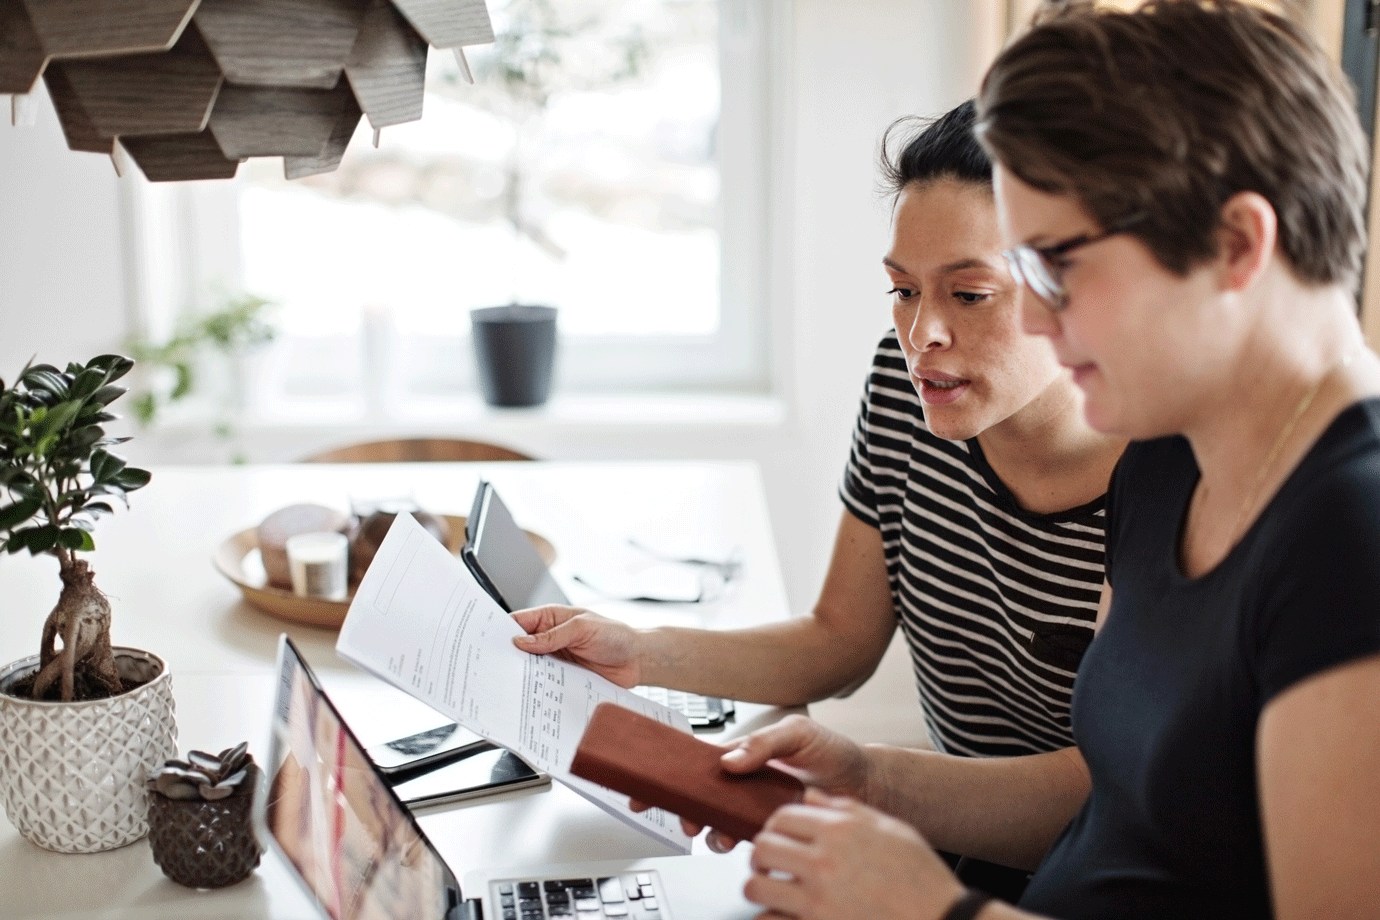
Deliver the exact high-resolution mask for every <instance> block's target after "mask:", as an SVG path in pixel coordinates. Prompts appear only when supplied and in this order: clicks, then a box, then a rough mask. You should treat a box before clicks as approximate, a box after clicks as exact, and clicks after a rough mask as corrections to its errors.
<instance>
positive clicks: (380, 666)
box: [335, 514, 690, 853]
mask: <svg viewBox="0 0 1380 920" xmlns="http://www.w3.org/2000/svg"><path fill="white" fill-rule="evenodd" d="M521 632H522V627H520V626H518V625H517V623H516V622H515V621H514V620H513V619H512V617H511V616H510V615H509V614H508V613H506V612H504V610H503V609H502V608H501V607H499V605H498V604H497V603H496V602H495V601H494V600H493V599H492V598H491V597H490V596H489V595H488V593H487V592H485V591H484V589H483V588H482V587H480V585H479V583H478V582H477V581H475V579H474V576H473V575H471V574H470V571H469V569H467V568H466V567H465V565H464V563H462V562H461V561H460V560H459V559H458V558H456V557H455V556H452V555H451V554H450V552H449V551H448V550H447V549H446V548H445V547H444V546H442V545H441V543H440V542H438V541H437V540H436V538H435V537H433V536H432V535H431V534H429V533H428V532H427V531H426V530H424V529H423V528H422V526H421V525H420V524H418V523H417V522H416V521H415V520H413V519H412V516H411V515H408V514H399V515H398V516H397V518H396V519H395V520H394V523H393V526H392V528H391V529H390V530H389V531H388V536H387V537H386V538H385V539H384V541H383V545H382V546H380V547H379V550H378V552H377V554H376V555H375V556H374V561H373V562H372V563H371V564H370V566H369V570H368V571H367V572H366V573H365V575H364V580H363V581H362V582H361V583H360V586H359V589H358V590H357V591H356V592H355V598H354V601H353V602H352V603H351V604H350V610H349V613H348V614H347V615H346V617H345V622H344V624H343V625H342V626H341V628H340V637H339V639H338V640H337V641H336V646H335V647H336V651H337V652H338V653H339V654H340V655H341V656H342V657H344V658H346V659H348V660H349V661H351V662H353V663H355V664H357V665H359V666H360V667H361V668H364V669H365V670H366V671H369V672H371V673H373V674H376V675H378V676H379V677H381V678H383V679H384V680H386V681H388V682H389V683H390V684H392V685H393V686H395V687H398V688H399V689H401V690H404V691H406V692H407V693H410V694H411V695H412V696H414V697H416V698H417V699H419V700H421V701H422V702H424V703H426V704H428V705H429V706H431V707H432V708H434V709H436V710H437V711H438V712H440V713H442V714H443V715H445V716H447V717H449V718H451V719H454V720H455V721H456V722H458V723H460V724H461V725H462V726H464V727H465V728H467V729H469V730H470V731H472V732H474V733H475V734H477V735H481V736H482V737H484V738H487V739H488V740H490V741H492V742H494V743H495V744H498V745H501V746H503V747H505V748H508V749H509V750H510V751H512V752H513V753H515V754H517V755H518V756H519V757H521V758H522V759H523V760H525V761H527V763H528V764H529V765H530V766H532V767H534V768H535V769H537V770H541V771H544V772H546V773H549V774H550V775H551V777H552V778H553V779H556V780H558V781H559V782H562V783H564V784H566V785H567V786H569V787H570V788H571V789H573V790H575V791H576V792H578V793H579V794H580V795H582V796H584V797H585V798H587V799H589V800H590V801H591V802H593V803H594V804H596V805H598V806H599V807H600V808H603V809H604V810H605V811H607V812H609V813H610V814H612V815H614V816H615V817H618V818H620V819H622V820H623V821H626V822H627V823H629V824H631V825H632V826H634V827H637V828H639V829H640V830H643V831H645V832H646V833H648V834H650V835H652V836H653V837H656V838H657V839H659V840H661V841H663V842H665V843H667V844H669V845H670V846H672V847H675V848H677V849H678V850H680V851H682V852H686V853H688V852H689V851H690V838H689V837H687V836H686V835H685V833H684V832H683V831H682V830H681V828H680V822H679V821H678V820H677V819H676V818H675V817H674V816H672V815H669V814H667V813H666V812H664V811H661V810H660V809H652V810H650V811H646V812H640V813H639V812H634V811H632V810H631V809H629V808H628V804H627V798H626V797H625V796H623V795H621V794H619V793H616V792H613V791H611V790H609V789H605V788H604V787H602V786H599V785H596V784H594V783H591V782H589V781H588V780H585V779H581V778H580V777H577V776H575V775H574V774H572V773H571V772H570V764H571V761H572V760H574V758H575V750H576V748H577V747H578V746H579V743H580V738H581V736H582V735H583V734H584V730H585V726H586V725H588V724H589V720H590V717H591V716H592V715H593V714H594V708H595V707H596V706H598V705H599V704H600V703H602V702H605V701H608V702H614V703H617V704H618V705H620V706H624V707H626V708H628V709H632V710H635V711H636V712H640V713H642V714H643V715H646V716H648V717H650V718H653V719H656V720H657V721H658V722H663V723H665V724H667V725H672V726H675V727H676V728H678V729H680V730H681V731H684V732H686V733H689V731H690V723H689V721H688V720H687V719H686V718H685V716H684V715H682V714H681V713H678V712H674V711H673V710H671V709H668V708H666V707H665V706H662V705H660V704H658V703H654V702H652V701H651V700H648V699H644V698H643V697H641V696H638V695H637V694H635V693H633V692H632V691H631V690H625V689H623V688H622V687H619V686H618V685H616V684H614V683H612V682H610V681H608V680H606V679H604V678H603V677H600V676H599V675H597V674H595V673H594V672H592V671H588V670H585V669H584V668H581V667H579V666H578V665H574V664H570V663H569V662H565V661H561V660H560V659H557V658H552V657H548V656H538V655H529V654H527V653H526V652H523V651H521V650H520V649H518V648H517V647H516V646H514V645H513V641H512V640H513V637H514V636H517V635H519V634H520V633H521Z"/></svg>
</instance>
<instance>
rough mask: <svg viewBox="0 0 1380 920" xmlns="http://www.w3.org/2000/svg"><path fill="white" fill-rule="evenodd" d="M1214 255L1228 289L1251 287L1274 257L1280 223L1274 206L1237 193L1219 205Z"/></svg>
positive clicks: (1257, 197)
mask: <svg viewBox="0 0 1380 920" xmlns="http://www.w3.org/2000/svg"><path fill="white" fill-rule="evenodd" d="M1221 215H1222V216H1221V223H1220V224H1219V226H1218V228H1217V247H1218V250H1217V254H1218V259H1219V264H1220V266H1221V271H1222V283H1223V286H1224V287H1225V288H1226V289H1227V290H1231V291H1242V290H1245V289H1246V288H1248V287H1250V286H1251V285H1252V284H1253V283H1254V282H1255V280H1256V279H1257V278H1259V277H1260V275H1261V273H1262V272H1264V271H1265V268H1266V267H1267V266H1268V265H1269V264H1270V259H1271V258H1273V256H1274V254H1275V241H1276V240H1277V238H1278V232H1279V221H1278V218H1277V216H1276V214H1275V209H1274V206H1273V205H1271V204H1270V202H1269V201H1267V200H1266V199H1265V197H1264V196H1262V195H1260V194H1258V193H1256V192H1237V193H1236V194H1235V195H1233V196H1231V197H1230V198H1228V199H1227V201H1226V204H1224V205H1222V212H1221Z"/></svg>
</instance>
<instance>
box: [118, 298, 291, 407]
mask: <svg viewBox="0 0 1380 920" xmlns="http://www.w3.org/2000/svg"><path fill="white" fill-rule="evenodd" d="M272 306H274V303H273V301H270V300H268V299H266V298H263V297H259V296H258V295H255V294H242V295H240V296H238V297H232V298H230V299H229V300H227V301H226V302H225V304H224V305H223V306H221V307H220V309H218V310H215V311H213V312H211V313H201V314H194V315H191V316H187V317H185V318H184V319H183V320H182V322H180V323H179V324H178V326H177V329H176V331H175V332H174V334H173V336H172V338H170V339H168V340H167V341H166V342H162V343H153V342H149V341H146V340H142V339H133V340H131V341H130V342H129V343H128V347H129V350H130V354H132V355H133V356H134V358H135V360H136V361H140V362H142V363H143V364H144V366H145V369H146V371H147V373H146V374H145V375H144V379H145V381H146V383H145V386H144V388H143V389H141V391H140V392H138V393H136V394H135V396H134V401H133V403H132V405H133V407H134V417H135V418H136V419H138V421H139V424H140V425H143V426H145V427H147V426H149V425H152V424H153V423H154V421H155V420H156V419H157V418H158V414H159V412H161V411H162V410H163V408H164V407H166V406H167V405H169V404H171V403H175V402H177V401H179V400H181V399H185V398H186V397H188V396H190V395H191V394H192V393H194V392H195V391H196V388H197V385H198V382H199V377H200V371H201V364H202V362H203V361H204V360H205V356H206V354H207V352H208V351H209V352H220V353H221V354H223V355H225V356H227V357H231V356H234V355H236V354H239V353H242V352H243V351H244V350H246V349H249V348H253V347H255V346H258V345H263V344H265V343H267V342H271V341H272V340H273V338H274V337H275V336H276V335H277V330H276V329H275V328H274V327H273V325H272V323H271V322H269V320H268V318H267V317H266V315H265V314H266V313H267V311H268V309H269V308H270V307H272ZM159 370H167V371H171V374H162V375H160V374H159V373H157V372H158V371H159ZM218 427H225V426H224V423H222V424H221V425H219V426H218Z"/></svg>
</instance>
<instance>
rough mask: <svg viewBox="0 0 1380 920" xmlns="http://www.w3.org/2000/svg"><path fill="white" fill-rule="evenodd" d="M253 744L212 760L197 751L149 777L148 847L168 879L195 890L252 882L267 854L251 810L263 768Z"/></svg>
mask: <svg viewBox="0 0 1380 920" xmlns="http://www.w3.org/2000/svg"><path fill="white" fill-rule="evenodd" d="M248 747H249V746H248V742H245V743H243V744H240V745H238V746H237V747H233V748H226V749H225V750H223V751H221V752H220V753H219V754H216V755H212V754H207V753H205V752H203V751H192V752H191V753H190V754H188V755H187V759H186V760H169V761H167V763H165V764H164V765H163V766H162V767H161V768H159V769H157V770H155V771H153V773H152V775H150V776H149V780H148V788H149V845H150V846H151V847H152V848H153V861H154V862H156V863H158V865H159V867H160V868H162V870H163V874H164V875H166V876H167V877H168V878H170V879H172V880H173V881H174V882H177V883H178V884H181V885H186V886H188V887H190V888H223V887H225V886H226V885H233V884H234V883H235V882H238V881H240V880H241V879H244V878H247V877H248V876H249V873H251V872H253V871H254V868H255V867H256V866H258V864H259V856H260V854H261V853H262V852H263V849H262V847H260V846H259V841H258V839H257V838H255V836H254V828H253V826H252V821H251V820H250V807H251V806H252V805H253V802H254V788H255V786H256V785H257V783H258V775H259V768H258V766H257V765H256V764H255V763H254V758H252V757H251V756H249V750H248Z"/></svg>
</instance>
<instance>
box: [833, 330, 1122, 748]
mask: <svg viewBox="0 0 1380 920" xmlns="http://www.w3.org/2000/svg"><path fill="white" fill-rule="evenodd" d="M840 494H841V495H842V497H843V500H844V503H845V505H846V506H847V508H848V509H849V511H850V512H852V513H853V514H854V515H856V516H857V517H858V518H859V519H860V520H862V521H864V522H865V523H868V524H870V525H871V526H873V527H876V528H878V529H879V530H880V531H881V535H882V544H883V547H884V548H885V552H886V564H887V574H888V577H889V579H890V581H891V595H892V602H893V603H894V604H895V609H896V612H897V618H898V620H899V622H900V626H901V630H902V632H903V633H904V634H905V637H906V641H907V643H908V644H909V646H910V655H911V661H912V663H913V665H914V667H915V676H916V682H917V684H918V686H919V689H920V702H921V705H922V707H923V708H924V711H925V719H926V723H927V726H928V728H929V733H930V738H931V740H932V741H933V742H934V745H935V747H936V748H937V749H938V750H941V751H948V752H950V753H955V754H969V755H980V756H987V755H1015V754H1031V753H1038V752H1041V751H1049V750H1054V749H1056V748H1060V747H1065V746H1067V745H1070V744H1072V743H1073V737H1072V734H1071V732H1070V729H1069V699H1070V697H1071V695H1072V692H1073V678H1074V672H1075V671H1076V670H1077V667H1078V660H1079V658H1080V657H1081V656H1082V652H1083V649H1085V648H1086V647H1087V644H1088V643H1089V642H1090V641H1091V639H1092V625H1093V620H1094V618H1095V617H1096V614H1097V602H1098V596H1099V592H1100V590H1101V587H1102V573H1103V534H1104V530H1105V524H1106V512H1105V509H1104V499H1103V498H1098V499H1097V500H1096V501H1093V502H1091V503H1089V504H1087V505H1083V506H1081V507H1078V508H1073V509H1071V510H1069V511H1064V512H1059V513H1056V514H1033V513H1031V512H1029V511H1026V510H1024V509H1022V508H1021V507H1020V506H1019V504H1018V503H1017V501H1016V499H1015V497H1014V496H1013V495H1012V494H1011V492H1010V490H1009V489H1007V488H1006V486H1005V484H1003V483H1002V482H1001V480H1000V479H998V478H997V476H996V474H995V473H994V472H993V471H992V468H991V467H990V466H989V465H988V464H987V460H986V458H985V457H984V456H983V454H982V449H981V448H980V447H979V446H978V442H977V439H973V440H970V441H966V442H965V441H946V440H943V439H941V438H938V437H935V436H934V435H932V434H930V432H929V430H928V429H927V428H926V426H925V420H924V415H923V413H922V409H921V404H920V398H919V396H918V395H917V394H916V392H915V389H914V387H913V385H912V384H911V381H910V377H909V375H908V374H907V372H906V363H905V358H904V357H903V356H902V354H901V348H900V346H899V344H898V343H897V341H896V333H895V332H890V333H888V334H887V336H886V337H885V338H883V339H882V342H881V344H880V345H879V346H878V348H877V354H876V357H875V359H874V361H873V365H872V372H871V374H870V376H869V378H868V383H867V387H866V389H865V391H864V394H863V400H862V409H861V412H860V414H859V416H858V424H857V429H856V431H855V432H854V436H853V447H852V450H851V452H850V455H849V459H848V468H847V470H846V472H845V473H844V478H843V483H842V486H841V488H840Z"/></svg>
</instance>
